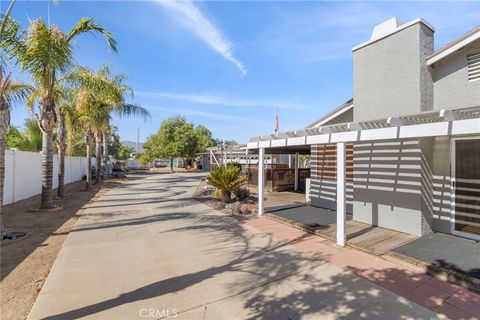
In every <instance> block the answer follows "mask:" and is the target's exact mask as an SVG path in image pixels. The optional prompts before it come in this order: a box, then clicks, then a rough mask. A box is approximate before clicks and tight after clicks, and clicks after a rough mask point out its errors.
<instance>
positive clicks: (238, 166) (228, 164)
mask: <svg viewBox="0 0 480 320" xmlns="http://www.w3.org/2000/svg"><path fill="white" fill-rule="evenodd" d="M227 167H237V168H239V169H240V171H242V165H241V164H240V163H238V162H236V161H232V162H229V163H227Z"/></svg>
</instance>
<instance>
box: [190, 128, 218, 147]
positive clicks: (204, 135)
mask: <svg viewBox="0 0 480 320" xmlns="http://www.w3.org/2000/svg"><path fill="white" fill-rule="evenodd" d="M195 134H196V135H197V137H198V149H197V153H199V152H205V150H207V148H210V147H213V146H215V140H214V139H213V138H212V132H210V130H208V129H207V128H206V127H205V126H202V125H201V124H199V125H197V126H196V127H195Z"/></svg>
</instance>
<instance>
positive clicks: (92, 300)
mask: <svg viewBox="0 0 480 320" xmlns="http://www.w3.org/2000/svg"><path fill="white" fill-rule="evenodd" d="M134 177H135V178H134V179H131V180H129V181H127V182H126V183H124V184H121V185H119V186H118V187H116V188H115V189H113V190H111V191H109V192H107V193H105V194H104V195H103V196H102V197H101V198H99V199H98V200H97V201H95V202H94V203H93V204H91V205H90V207H89V208H88V209H87V210H86V211H85V214H84V216H82V217H81V218H80V219H79V220H78V222H77V225H76V226H75V228H74V230H73V231H72V232H71V233H70V234H69V236H68V238H67V239H66V241H65V243H64V245H63V248H62V250H61V251H60V254H59V256H58V257H57V259H56V261H55V264H54V266H53V268H52V270H51V272H50V274H49V276H48V279H47V281H46V283H45V285H44V286H43V288H42V291H41V292H40V295H39V296H38V299H37V301H36V303H35V305H34V306H33V309H32V311H31V313H30V315H29V319H78V318H82V319H83V318H85V319H160V318H176V319H276V320H277V319H357V318H365V319H367V318H368V319H382V320H383V319H409V318H411V319H436V318H437V315H436V314H435V313H434V312H432V311H430V310H428V309H426V308H424V307H422V306H419V305H417V304H415V303H413V302H410V301H408V300H406V299H404V298H401V297H399V296H397V295H395V294H394V293H392V292H390V291H388V290H385V289H383V288H381V287H379V286H376V285H375V284H373V283H371V282H369V281H367V280H364V279H362V278H360V277H357V276H355V275H353V274H352V273H350V272H348V271H345V270H343V269H342V268H340V267H338V266H336V265H333V264H331V263H327V262H325V261H322V260H320V259H318V258H317V257H315V256H313V255H310V254H307V253H305V252H302V251H300V250H299V249H296V248H295V247H293V246H291V245H289V244H288V243H285V242H278V241H275V240H274V239H273V238H272V237H271V236H270V235H269V234H266V233H262V232H260V231H257V230H256V229H253V228H251V227H249V226H246V225H245V224H242V223H240V222H239V221H238V220H235V219H233V218H230V217H227V216H225V215H224V214H222V213H219V212H217V211H215V210H212V209H211V208H209V207H207V206H205V205H203V204H200V203H198V202H196V201H194V200H193V199H192V198H191V195H192V193H193V191H194V189H195V187H196V186H197V185H198V183H199V182H200V179H201V178H202V175H201V174H179V175H173V174H172V175H167V174H156V175H155V174H152V175H137V176H134Z"/></svg>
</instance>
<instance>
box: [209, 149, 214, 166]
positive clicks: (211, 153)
mask: <svg viewBox="0 0 480 320" xmlns="http://www.w3.org/2000/svg"><path fill="white" fill-rule="evenodd" d="M209 156H210V163H209V164H208V171H211V170H212V166H213V151H212V150H210V154H209Z"/></svg>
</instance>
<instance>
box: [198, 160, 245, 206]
mask: <svg viewBox="0 0 480 320" xmlns="http://www.w3.org/2000/svg"><path fill="white" fill-rule="evenodd" d="M246 182H247V178H246V177H242V176H241V175H240V168H238V167H234V166H226V167H218V168H216V169H214V170H212V171H210V174H209V175H208V177H207V183H208V184H209V185H212V186H214V187H216V188H217V190H220V192H221V194H222V201H223V202H224V203H229V202H230V201H231V197H232V191H233V190H235V189H237V188H239V187H241V186H242V185H244V184H245V183H246Z"/></svg>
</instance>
